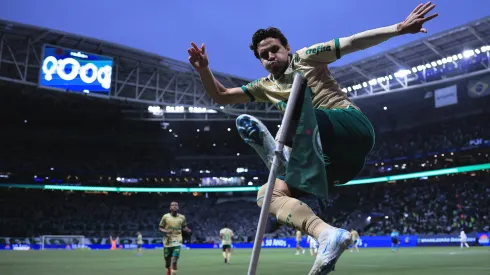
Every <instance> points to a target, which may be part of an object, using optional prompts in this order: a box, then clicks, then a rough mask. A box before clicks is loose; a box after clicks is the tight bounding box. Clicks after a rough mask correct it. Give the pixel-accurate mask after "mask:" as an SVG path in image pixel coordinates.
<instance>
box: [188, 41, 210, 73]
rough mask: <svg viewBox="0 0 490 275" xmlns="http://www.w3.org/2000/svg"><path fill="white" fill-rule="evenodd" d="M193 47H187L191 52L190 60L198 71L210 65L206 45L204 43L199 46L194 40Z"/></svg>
mask: <svg viewBox="0 0 490 275" xmlns="http://www.w3.org/2000/svg"><path fill="white" fill-rule="evenodd" d="M191 46H192V47H191V48H189V49H187V52H188V53H189V62H190V63H191V65H192V66H193V67H194V68H195V69H196V70H198V71H200V70H202V69H206V68H207V67H208V65H209V61H208V55H207V53H206V46H205V45H204V44H202V45H201V48H199V47H198V46H197V45H196V44H195V43H194V42H192V43H191Z"/></svg>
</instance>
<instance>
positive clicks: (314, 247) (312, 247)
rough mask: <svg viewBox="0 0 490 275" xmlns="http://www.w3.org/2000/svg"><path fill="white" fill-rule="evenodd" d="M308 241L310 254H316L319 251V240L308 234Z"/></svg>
mask: <svg viewBox="0 0 490 275" xmlns="http://www.w3.org/2000/svg"><path fill="white" fill-rule="evenodd" d="M306 242H307V243H309V244H310V255H311V256H316V254H317V253H318V242H317V241H316V240H315V238H313V237H312V236H310V235H308V238H307V239H306Z"/></svg>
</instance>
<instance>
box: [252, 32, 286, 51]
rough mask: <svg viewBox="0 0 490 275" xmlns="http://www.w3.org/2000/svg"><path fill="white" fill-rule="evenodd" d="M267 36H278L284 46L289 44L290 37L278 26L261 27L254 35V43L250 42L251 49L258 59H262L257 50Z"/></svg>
mask: <svg viewBox="0 0 490 275" xmlns="http://www.w3.org/2000/svg"><path fill="white" fill-rule="evenodd" d="M267 38H277V39H279V41H280V42H281V45H283V46H284V47H287V46H288V39H287V38H286V36H284V34H283V33H282V32H281V30H279V29H278V28H274V27H268V28H267V29H259V30H257V31H256V32H255V33H254V35H253V36H252V43H251V44H250V49H251V50H252V51H253V52H254V55H255V57H256V58H257V59H260V56H259V53H258V52H257V46H258V45H259V43H260V42H262V40H264V39H267Z"/></svg>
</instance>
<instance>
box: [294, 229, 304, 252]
mask: <svg viewBox="0 0 490 275" xmlns="http://www.w3.org/2000/svg"><path fill="white" fill-rule="evenodd" d="M300 251H302V252H301V253H303V254H305V249H304V248H302V247H301V231H299V230H296V254H294V255H299V252H300Z"/></svg>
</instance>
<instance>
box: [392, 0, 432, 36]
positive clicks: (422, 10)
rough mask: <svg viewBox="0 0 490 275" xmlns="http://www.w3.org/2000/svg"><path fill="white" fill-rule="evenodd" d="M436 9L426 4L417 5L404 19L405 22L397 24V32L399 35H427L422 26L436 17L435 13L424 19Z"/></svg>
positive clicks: (429, 3) (430, 4)
mask: <svg viewBox="0 0 490 275" xmlns="http://www.w3.org/2000/svg"><path fill="white" fill-rule="evenodd" d="M435 7H436V5H435V4H432V3H431V2H427V3H425V4H420V5H418V6H417V7H416V8H415V9H414V10H413V11H412V12H411V13H410V14H409V15H408V17H407V18H406V19H405V21H403V22H401V23H400V24H398V31H399V32H400V33H401V34H405V33H419V32H423V33H427V29H426V28H424V27H423V24H424V23H425V22H427V21H430V20H432V19H434V18H436V17H437V16H438V14H437V13H434V14H431V15H429V16H427V17H425V16H426V15H427V14H428V13H429V12H430V11H431V10H433V9H434V8H435Z"/></svg>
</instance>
